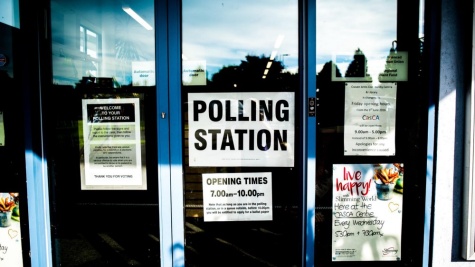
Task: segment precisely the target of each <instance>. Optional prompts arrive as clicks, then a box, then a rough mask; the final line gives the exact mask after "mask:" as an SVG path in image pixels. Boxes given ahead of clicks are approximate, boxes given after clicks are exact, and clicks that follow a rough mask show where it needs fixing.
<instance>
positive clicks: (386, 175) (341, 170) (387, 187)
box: [332, 163, 404, 261]
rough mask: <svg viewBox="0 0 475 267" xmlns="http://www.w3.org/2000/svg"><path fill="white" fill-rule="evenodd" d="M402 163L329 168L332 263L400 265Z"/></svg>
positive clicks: (347, 165) (344, 165) (337, 165)
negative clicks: (331, 177)
mask: <svg viewBox="0 0 475 267" xmlns="http://www.w3.org/2000/svg"><path fill="white" fill-rule="evenodd" d="M403 180H404V164H403V163H381V164H334V165H333V207H332V208H333V219H332V260H333V261H400V260H401V229H402V210H403V209H402V208H403V206H402V194H403Z"/></svg>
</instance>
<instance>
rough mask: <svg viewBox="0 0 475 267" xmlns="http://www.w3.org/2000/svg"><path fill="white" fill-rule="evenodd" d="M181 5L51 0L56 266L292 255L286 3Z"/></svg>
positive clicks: (269, 261)
mask: <svg viewBox="0 0 475 267" xmlns="http://www.w3.org/2000/svg"><path fill="white" fill-rule="evenodd" d="M180 4H181V5H179V4H178V3H177V2H174V1H171V2H170V3H169V5H167V4H164V3H162V2H159V3H154V1H152V0H142V1H129V2H124V1H113V0H108V1H69V0H68V1H63V0H53V1H51V41H52V46H51V47H52V57H51V59H52V63H53V64H52V66H53V68H52V78H53V80H52V86H51V88H49V89H48V94H49V95H50V96H54V97H49V98H45V99H46V100H45V101H46V103H45V104H46V105H45V106H46V107H48V108H47V112H46V114H47V115H48V116H47V118H48V121H47V124H48V129H49V131H48V138H47V143H48V148H49V149H48V153H49V158H50V160H49V164H50V166H51V168H50V172H49V179H50V200H51V201H50V203H51V206H50V209H51V227H52V244H53V254H54V257H53V262H54V266H171V265H172V264H173V265H174V266H183V265H186V266H302V260H303V258H304V257H303V240H304V239H303V236H304V231H303V229H304V228H303V227H302V220H303V216H302V214H303V209H304V208H303V204H302V203H303V202H304V200H303V197H302V196H303V183H304V182H303V178H302V177H303V173H304V171H303V168H302V166H303V164H302V162H303V161H305V160H306V159H304V158H303V156H302V155H301V153H300V151H301V146H302V140H301V137H300V136H302V133H301V131H302V129H301V128H302V118H301V115H300V111H299V110H300V109H299V108H300V106H301V104H299V103H300V101H299V99H300V98H301V97H302V92H301V89H300V88H301V82H300V81H301V79H300V73H299V45H298V43H299V41H298V40H299V34H298V29H299V26H298V1H295V0H292V1H288V0H279V1H272V4H270V3H269V2H268V1H239V2H236V1H224V2H223V1H221V2H216V1H199V2H198V1H189V0H185V1H182V2H181V3H180ZM175 5H176V7H175V8H174V9H173V8H172V7H170V6H175ZM177 7H179V8H177ZM172 9H173V10H172ZM173 12H176V13H173ZM172 14H181V21H180V20H178V18H179V16H177V17H175V18H173V19H169V20H167V19H166V17H167V16H171V17H172V16H173V15H172ZM162 15H163V16H162ZM173 20H174V21H175V22H172V21H173ZM173 23H176V24H177V25H180V27H177V28H175V29H180V28H181V30H173V29H174V28H173ZM176 35H179V36H180V37H179V40H180V41H179V46H180V49H177V47H176V46H174V45H176V43H173V41H174V39H173V36H176ZM163 36H167V37H165V38H163ZM177 51H179V52H178V53H177ZM180 57H181V59H180ZM175 63H178V64H175ZM180 65H181V66H180ZM54 99H59V101H57V100H54Z"/></svg>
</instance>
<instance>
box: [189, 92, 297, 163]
mask: <svg viewBox="0 0 475 267" xmlns="http://www.w3.org/2000/svg"><path fill="white" fill-rule="evenodd" d="M188 125H189V159H190V161H189V165H190V166H191V167H198V166H251V167H257V166H265V167H293V166H294V147H295V146H294V143H295V95H294V93H293V92H265V93H264V92H259V93H237V92H234V93H213V94H208V93H189V94H188Z"/></svg>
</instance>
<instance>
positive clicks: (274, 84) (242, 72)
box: [210, 55, 298, 91]
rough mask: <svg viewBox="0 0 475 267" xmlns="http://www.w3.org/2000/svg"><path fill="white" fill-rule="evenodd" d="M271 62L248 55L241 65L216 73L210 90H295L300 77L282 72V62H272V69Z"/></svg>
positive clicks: (226, 67) (267, 58)
mask: <svg viewBox="0 0 475 267" xmlns="http://www.w3.org/2000/svg"><path fill="white" fill-rule="evenodd" d="M269 62H271V61H270V59H269V57H265V56H261V57H258V56H251V55H247V56H246V58H245V60H242V61H241V63H240V64H239V65H231V66H225V67H223V68H222V69H221V70H219V72H217V73H215V74H214V75H213V77H212V79H211V81H210V88H213V89H216V90H226V91H228V90H233V91H281V90H294V89H295V88H296V86H297V85H298V75H296V74H291V73H287V72H282V70H283V69H284V67H283V65H282V63H281V62H280V61H272V65H270V67H269V66H268V63H269ZM266 69H268V71H267V74H266V75H265V78H264V77H263V76H264V72H265V70H266Z"/></svg>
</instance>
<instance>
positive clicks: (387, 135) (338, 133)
mask: <svg viewBox="0 0 475 267" xmlns="http://www.w3.org/2000/svg"><path fill="white" fill-rule="evenodd" d="M418 9H419V3H418V1H413V2H411V1H409V2H404V1H397V0H393V1H353V0H348V1H332V0H317V1H316V10H317V14H316V17H317V20H316V30H317V43H316V49H317V50H316V52H317V53H316V55H317V60H316V61H317V94H316V95H317V99H318V109H317V111H318V112H317V172H316V193H315V194H316V199H315V203H316V214H315V218H316V220H315V236H316V239H315V240H316V241H315V259H316V261H315V265H316V266H332V264H338V265H339V264H343V263H341V262H349V264H353V265H354V264H355V262H365V263H364V264H370V265H371V266H376V265H378V264H380V263H378V262H379V261H385V262H387V263H385V264H388V265H390V266H405V265H412V264H414V266H417V265H420V264H422V262H421V260H422V256H421V255H422V247H423V244H422V236H423V235H421V233H422V232H423V224H424V203H422V202H423V201H420V200H421V199H424V197H423V194H424V191H425V189H423V188H424V186H425V180H424V179H425V177H426V167H425V166H426V154H425V153H426V149H425V148H424V146H425V144H426V143H427V139H426V132H425V129H426V128H425V127H424V126H423V125H425V124H426V123H427V117H426V114H427V106H426V101H425V100H426V99H428V96H427V91H428V90H425V88H424V86H423V82H422V79H421V77H422V76H423V75H422V61H421V58H422V57H421V52H422V48H423V37H422V36H421V35H420V33H419V32H418V31H419V23H420V21H423V18H420V17H419V12H418ZM404 188H405V189H404ZM372 264H374V265H372Z"/></svg>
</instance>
